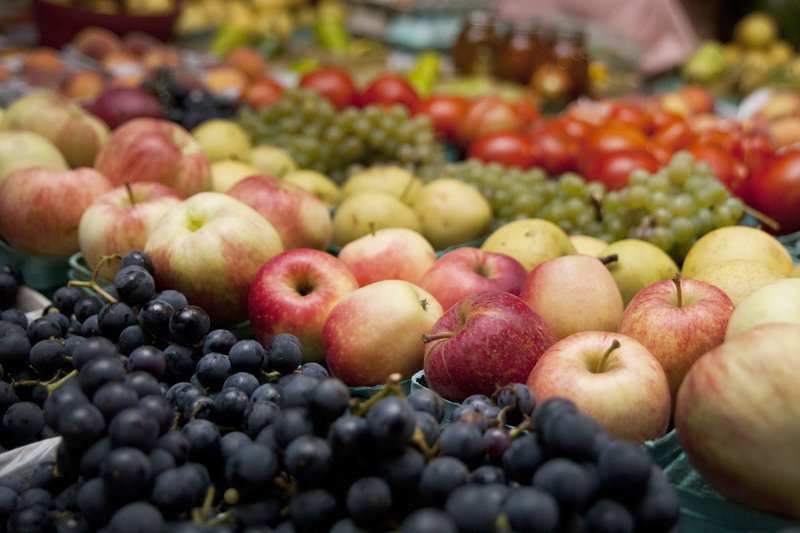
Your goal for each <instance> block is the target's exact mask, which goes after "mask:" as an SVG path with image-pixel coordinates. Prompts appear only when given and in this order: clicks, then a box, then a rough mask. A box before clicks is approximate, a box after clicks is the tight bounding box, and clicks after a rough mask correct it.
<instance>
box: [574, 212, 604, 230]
mask: <svg viewBox="0 0 800 533" xmlns="http://www.w3.org/2000/svg"><path fill="white" fill-rule="evenodd" d="M593 223H597V220H596V219H595V216H594V213H593V212H592V210H591V209H583V210H582V211H581V212H580V213H578V215H577V216H576V217H575V227H576V228H578V229H579V230H581V231H582V232H584V233H588V232H587V228H588V227H589V226H590V225H591V224H593ZM597 224H598V227H599V223H597Z"/></svg>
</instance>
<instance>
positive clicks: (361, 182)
mask: <svg viewBox="0 0 800 533" xmlns="http://www.w3.org/2000/svg"><path fill="white" fill-rule="evenodd" d="M420 189H422V181H421V180H420V179H419V178H418V177H416V176H415V175H414V174H412V173H411V172H409V171H408V170H406V169H404V168H401V167H393V166H374V167H369V168H367V169H365V170H362V171H361V172H356V173H355V174H352V175H350V176H349V177H348V178H347V179H346V180H345V182H344V183H343V184H342V197H343V198H347V197H349V196H352V195H354V194H358V193H360V192H365V191H379V192H385V193H388V194H391V195H392V196H395V197H397V198H399V199H401V200H402V201H403V202H405V203H407V204H409V205H411V204H412V203H413V202H414V199H415V198H416V196H417V194H418V193H419V191H420Z"/></svg>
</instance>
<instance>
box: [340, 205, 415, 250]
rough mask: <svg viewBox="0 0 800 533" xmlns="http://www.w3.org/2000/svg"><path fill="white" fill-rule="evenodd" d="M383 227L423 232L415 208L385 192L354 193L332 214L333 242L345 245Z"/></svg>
mask: <svg viewBox="0 0 800 533" xmlns="http://www.w3.org/2000/svg"><path fill="white" fill-rule="evenodd" d="M381 228H408V229H411V230H414V231H416V232H417V233H420V231H421V229H422V227H421V226H420V223H419V219H418V218H417V215H416V214H415V213H414V211H413V210H412V209H411V208H410V207H409V206H407V205H406V204H404V203H403V202H401V201H400V200H399V199H397V197H395V196H392V195H391V194H387V193H384V192H375V191H367V192H362V193H359V194H354V195H353V196H350V197H349V198H345V200H344V201H343V202H342V203H341V204H340V205H339V207H338V208H337V209H336V213H334V215H333V243H334V244H336V245H338V246H344V245H345V244H347V243H348V242H350V241H354V240H356V239H358V238H359V237H363V236H364V235H367V234H369V233H372V232H374V231H375V230H379V229H381Z"/></svg>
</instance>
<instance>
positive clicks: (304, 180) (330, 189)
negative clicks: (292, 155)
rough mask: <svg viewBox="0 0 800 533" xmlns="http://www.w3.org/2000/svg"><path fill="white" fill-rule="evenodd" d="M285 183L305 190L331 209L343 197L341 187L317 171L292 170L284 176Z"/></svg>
mask: <svg viewBox="0 0 800 533" xmlns="http://www.w3.org/2000/svg"><path fill="white" fill-rule="evenodd" d="M283 181H286V182H289V183H292V184H294V185H297V186H298V187H300V188H301V189H305V190H306V191H308V192H310V193H311V194H313V195H314V196H316V197H317V198H319V199H320V200H322V201H323V202H325V205H327V206H328V207H329V208H330V207H335V206H336V205H338V204H339V201H340V200H341V197H342V192H341V190H339V185H337V184H336V182H335V181H333V180H332V179H330V178H329V177H328V176H326V175H325V174H323V173H322V172H317V171H316V170H308V169H298V170H290V171H289V172H287V173H286V174H284V175H283Z"/></svg>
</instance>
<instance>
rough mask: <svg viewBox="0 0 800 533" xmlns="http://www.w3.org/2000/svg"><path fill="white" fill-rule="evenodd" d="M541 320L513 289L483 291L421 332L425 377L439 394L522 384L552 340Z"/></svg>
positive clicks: (451, 396)
mask: <svg viewBox="0 0 800 533" xmlns="http://www.w3.org/2000/svg"><path fill="white" fill-rule="evenodd" d="M555 340H556V339H555V336H554V335H553V332H552V331H551V330H550V328H549V327H548V326H547V324H546V323H545V321H544V320H543V319H542V317H540V316H539V315H537V314H536V313H535V312H534V311H533V310H531V308H530V307H528V305H527V304H526V303H525V302H523V301H522V300H520V299H519V298H518V297H517V296H514V295H513V294H510V293H507V292H502V291H486V292H481V293H478V294H473V295H470V296H467V297H466V298H464V299H462V300H461V301H459V302H458V303H456V304H455V305H453V306H452V307H450V308H449V309H448V310H447V311H446V312H445V313H444V314H443V315H442V317H441V318H440V319H439V320H437V321H436V324H434V325H433V327H432V328H431V330H430V331H429V332H427V333H426V334H425V337H424V341H425V365H424V367H425V379H426V380H427V381H428V385H429V386H430V387H431V389H433V390H435V391H436V392H438V393H439V394H441V395H442V397H444V398H446V399H448V400H450V401H454V402H460V401H461V400H463V399H464V398H466V397H467V396H469V395H471V394H486V395H491V394H492V393H493V392H494V391H495V390H496V389H497V387H502V386H504V385H507V384H509V383H523V382H525V380H526V379H527V377H528V375H529V374H530V372H531V369H533V368H534V365H535V364H536V362H537V361H538V360H539V357H540V356H541V355H542V354H543V353H544V352H545V350H547V349H548V348H549V347H550V346H551V345H552V344H553V343H554V342H555Z"/></svg>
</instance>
